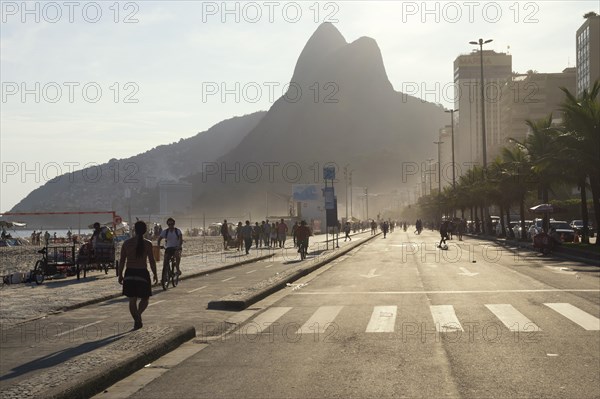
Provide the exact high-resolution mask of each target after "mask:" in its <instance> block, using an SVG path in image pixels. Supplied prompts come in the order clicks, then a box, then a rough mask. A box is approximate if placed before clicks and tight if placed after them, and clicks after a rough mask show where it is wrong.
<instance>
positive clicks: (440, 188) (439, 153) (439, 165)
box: [433, 141, 444, 221]
mask: <svg viewBox="0 0 600 399" xmlns="http://www.w3.org/2000/svg"><path fill="white" fill-rule="evenodd" d="M433 144H437V146H438V206H439V208H440V221H441V220H442V164H441V162H440V159H441V155H442V147H441V145H442V144H444V142H443V141H434V142H433Z"/></svg>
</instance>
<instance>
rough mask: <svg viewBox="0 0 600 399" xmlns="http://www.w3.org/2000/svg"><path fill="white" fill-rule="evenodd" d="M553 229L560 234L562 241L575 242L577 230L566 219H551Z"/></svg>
mask: <svg viewBox="0 0 600 399" xmlns="http://www.w3.org/2000/svg"><path fill="white" fill-rule="evenodd" d="M552 229H554V230H555V231H556V233H557V234H558V235H559V236H560V240H561V241H562V242H573V239H574V238H575V230H573V229H572V228H571V226H569V224H568V223H567V222H566V221H562V220H551V221H550V230H552Z"/></svg>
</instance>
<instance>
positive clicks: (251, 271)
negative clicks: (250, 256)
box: [246, 270, 256, 274]
mask: <svg viewBox="0 0 600 399" xmlns="http://www.w3.org/2000/svg"><path fill="white" fill-rule="evenodd" d="M255 271H256V270H250V271H249V272H246V274H250V273H254V272H255Z"/></svg>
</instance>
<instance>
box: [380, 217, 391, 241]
mask: <svg viewBox="0 0 600 399" xmlns="http://www.w3.org/2000/svg"><path fill="white" fill-rule="evenodd" d="M389 230H390V225H389V224H388V222H387V220H386V221H385V222H383V223H382V224H381V231H383V238H385V236H386V235H387V233H388V231H389Z"/></svg>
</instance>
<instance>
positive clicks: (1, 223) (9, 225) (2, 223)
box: [0, 220, 27, 229]
mask: <svg viewBox="0 0 600 399" xmlns="http://www.w3.org/2000/svg"><path fill="white" fill-rule="evenodd" d="M25 226H27V223H21V222H9V221H7V220H0V227H4V228H7V229H10V228H12V227H25Z"/></svg>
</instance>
